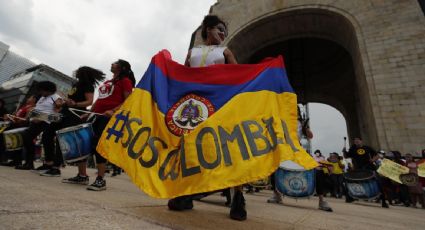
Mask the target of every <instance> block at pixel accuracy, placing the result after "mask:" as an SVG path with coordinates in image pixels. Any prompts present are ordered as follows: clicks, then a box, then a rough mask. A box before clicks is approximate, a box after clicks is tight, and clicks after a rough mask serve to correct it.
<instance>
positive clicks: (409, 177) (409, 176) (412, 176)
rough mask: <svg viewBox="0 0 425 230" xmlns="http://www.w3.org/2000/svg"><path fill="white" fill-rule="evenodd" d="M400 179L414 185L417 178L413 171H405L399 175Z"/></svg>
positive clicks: (406, 183) (408, 184) (416, 182)
mask: <svg viewBox="0 0 425 230" xmlns="http://www.w3.org/2000/svg"><path fill="white" fill-rule="evenodd" d="M400 181H401V183H403V184H405V185H407V186H416V185H418V182H419V178H418V175H417V174H415V173H406V174H401V175H400Z"/></svg>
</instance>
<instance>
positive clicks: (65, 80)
mask: <svg viewBox="0 0 425 230" xmlns="http://www.w3.org/2000/svg"><path fill="white" fill-rule="evenodd" d="M40 81H52V82H54V83H55V84H56V85H57V88H58V91H59V92H68V90H69V89H70V88H71V87H72V84H73V83H74V82H75V79H74V78H71V77H69V76H67V75H65V74H63V73H61V72H59V71H57V70H55V69H53V68H51V67H49V66H47V65H44V64H40V65H36V64H35V63H33V62H32V61H30V60H29V59H27V58H25V57H22V56H20V55H18V54H16V53H13V52H11V51H10V50H9V46H8V45H6V44H4V43H2V42H0V98H1V99H3V100H4V101H5V106H6V109H7V110H8V111H9V112H13V111H15V110H16V108H17V107H18V105H19V104H21V103H23V102H24V101H25V99H26V97H27V96H28V95H29V94H35V93H36V92H35V84H36V83H37V82H40Z"/></svg>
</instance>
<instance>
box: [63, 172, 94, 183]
mask: <svg viewBox="0 0 425 230" xmlns="http://www.w3.org/2000/svg"><path fill="white" fill-rule="evenodd" d="M62 183H67V184H82V185H88V184H89V177H88V176H80V174H77V176H75V177H71V178H66V179H63V180H62Z"/></svg>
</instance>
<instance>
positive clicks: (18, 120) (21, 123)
mask: <svg viewBox="0 0 425 230" xmlns="http://www.w3.org/2000/svg"><path fill="white" fill-rule="evenodd" d="M37 100H38V99H37V96H35V95H30V96H29V97H28V98H27V99H26V100H25V104H23V105H22V106H20V107H19V108H18V109H17V110H16V112H15V113H13V114H7V116H6V118H7V120H8V121H10V122H11V125H10V127H8V128H7V130H12V129H16V128H21V127H26V126H28V125H29V122H28V118H29V115H30V113H31V111H32V110H33V109H34V107H35V104H36V103H37ZM1 136H2V138H3V135H1ZM3 144H4V142H3V141H2V142H1V143H0V145H3ZM8 155H9V156H11V157H10V158H12V161H9V162H5V163H4V164H3V165H5V166H13V167H16V166H18V165H21V164H22V150H21V149H20V150H14V151H9V152H8Z"/></svg>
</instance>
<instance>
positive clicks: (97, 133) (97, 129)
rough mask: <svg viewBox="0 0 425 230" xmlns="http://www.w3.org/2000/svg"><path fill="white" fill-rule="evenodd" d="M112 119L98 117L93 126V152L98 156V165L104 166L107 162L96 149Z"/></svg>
mask: <svg viewBox="0 0 425 230" xmlns="http://www.w3.org/2000/svg"><path fill="white" fill-rule="evenodd" d="M109 120H110V118H109V117H105V116H97V115H96V120H95V121H94V123H93V124H92V127H93V132H94V138H93V152H94V155H95V156H96V163H97V164H103V163H106V162H107V160H106V159H105V158H104V157H102V156H101V155H100V154H99V153H98V152H97V151H96V147H97V144H98V143H99V140H100V137H101V136H102V133H103V130H104V129H105V127H106V125H107V124H108V122H109Z"/></svg>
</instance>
